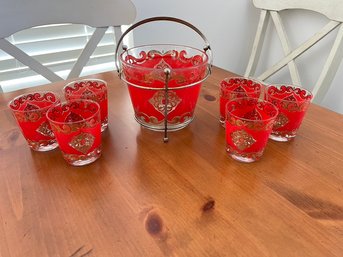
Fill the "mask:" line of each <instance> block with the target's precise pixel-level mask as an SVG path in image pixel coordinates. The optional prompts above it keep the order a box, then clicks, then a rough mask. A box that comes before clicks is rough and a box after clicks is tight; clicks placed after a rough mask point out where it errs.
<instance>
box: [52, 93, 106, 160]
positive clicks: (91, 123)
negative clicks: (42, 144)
mask: <svg viewBox="0 0 343 257" xmlns="http://www.w3.org/2000/svg"><path fill="white" fill-rule="evenodd" d="M47 118H48V120H49V122H50V125H51V128H52V130H53V132H54V134H55V136H56V139H57V142H58V144H59V147H60V149H61V151H62V155H63V158H64V159H65V160H66V161H67V162H68V163H69V164H71V165H74V166H83V165H86V164H89V163H92V162H94V161H95V160H97V159H98V158H99V157H100V155H101V119H100V106H99V104H98V103H97V102H94V101H91V100H72V101H69V102H66V103H62V104H61V105H57V106H55V107H53V108H51V109H49V111H48V112H47Z"/></svg>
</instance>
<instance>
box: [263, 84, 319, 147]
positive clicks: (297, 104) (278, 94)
mask: <svg viewBox="0 0 343 257" xmlns="http://www.w3.org/2000/svg"><path fill="white" fill-rule="evenodd" d="M265 97H266V99H267V100H268V101H269V102H271V103H273V104H274V105H275V106H276V107H278V109H279V115H278V117H277V118H276V121H275V124H274V127H273V130H272V133H271V134H270V139H272V140H275V141H280V142H286V141H290V140H291V139H292V138H294V137H295V136H296V133H297V130H298V129H299V127H300V125H301V122H302V120H303V118H304V116H305V113H306V111H307V108H308V106H309V105H310V103H311V100H312V97H313V96H312V93H311V92H309V91H308V90H306V89H304V88H301V87H298V86H294V85H270V86H268V87H267V89H266V95H265Z"/></svg>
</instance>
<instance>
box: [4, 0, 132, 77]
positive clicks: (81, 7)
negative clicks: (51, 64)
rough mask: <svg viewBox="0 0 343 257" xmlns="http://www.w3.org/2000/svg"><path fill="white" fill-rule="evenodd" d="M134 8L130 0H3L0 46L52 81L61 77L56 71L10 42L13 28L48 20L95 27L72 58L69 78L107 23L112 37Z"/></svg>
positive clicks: (78, 69)
mask: <svg viewBox="0 0 343 257" xmlns="http://www.w3.org/2000/svg"><path fill="white" fill-rule="evenodd" d="M135 17H136V9H135V6H134V5H133V3H132V2H131V1H130V0H97V1H93V0H56V1H46V0H30V1H26V0H6V1H2V2H1V8H0V49H1V50H3V51H5V52H6V53H8V54H9V55H11V56H13V57H14V58H15V59H16V60H18V61H19V62H21V63H22V64H24V65H26V66H28V67H29V68H30V69H32V70H33V71H35V72H37V73H38V74H40V75H42V76H43V77H45V78H46V79H48V80H49V81H51V82H55V81H60V80H63V78H61V77H60V76H58V75H57V74H56V73H55V72H53V71H51V70H50V69H49V68H47V67H46V66H44V65H43V64H42V63H40V62H39V61H37V60H36V59H35V58H33V57H32V56H29V55H28V54H27V53H25V52H24V51H22V50H21V49H19V48H18V47H16V46H15V45H14V44H12V43H10V42H9V41H8V40H7V39H6V38H8V37H10V36H11V35H13V34H15V33H16V32H19V31H22V30H25V29H29V28H32V27H36V26H41V25H49V24H61V23H72V24H84V25H88V26H91V27H93V28H95V30H94V33H93V35H92V36H91V37H90V39H89V41H88V42H87V44H86V45H85V47H84V48H83V49H82V51H81V54H80V55H79V57H78V59H77V60H76V61H75V63H74V65H73V67H72V68H71V71H70V73H69V75H68V77H67V78H68V79H69V78H75V77H78V76H79V75H80V74H81V71H82V69H83V67H84V66H85V65H86V64H87V62H88V60H89V58H90V56H91V55H92V53H93V52H94V50H95V48H96V47H97V45H98V43H99V41H100V40H101V39H102V37H103V35H104V34H105V32H106V30H107V29H108V28H109V27H114V33H115V38H116V39H119V38H120V36H121V26H122V25H128V24H131V23H132V22H133V21H134V19H135Z"/></svg>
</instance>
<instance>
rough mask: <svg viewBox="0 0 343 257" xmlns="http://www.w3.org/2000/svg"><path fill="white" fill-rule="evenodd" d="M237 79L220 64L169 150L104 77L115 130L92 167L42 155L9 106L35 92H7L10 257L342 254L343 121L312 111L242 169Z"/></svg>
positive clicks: (1, 231)
mask: <svg viewBox="0 0 343 257" xmlns="http://www.w3.org/2000/svg"><path fill="white" fill-rule="evenodd" d="M232 75H233V74H232V73H230V72H227V71H224V70H221V69H219V68H214V71H213V74H212V75H211V76H210V78H209V79H208V80H207V81H206V82H205V83H204V85H203V88H202V92H201V96H200V99H199V102H198V105H197V109H196V118H195V119H194V121H193V122H192V123H191V124H190V125H189V126H188V127H187V128H185V129H183V130H181V131H177V132H172V133H170V141H169V142H168V143H167V144H165V143H163V135H162V133H158V132H153V131H149V130H147V129H144V128H141V127H140V126H139V125H138V124H137V123H136V122H135V120H134V119H133V110H132V106H131V103H130V100H129V96H128V93H127V89H126V87H125V85H123V84H122V82H121V81H120V80H119V79H118V78H117V75H116V74H115V73H114V72H108V73H102V74H98V75H95V76H93V77H97V78H101V79H105V80H106V81H108V89H109V90H108V92H109V100H110V101H109V129H108V130H107V131H106V132H105V133H103V135H102V137H103V138H102V140H103V145H102V148H103V155H102V157H101V158H100V159H99V160H98V161H96V162H95V163H93V164H91V165H88V166H85V167H72V166H69V165H68V164H67V163H65V162H64V160H63V158H62V156H61V153H60V152H59V150H58V149H56V150H53V151H50V152H45V153H38V152H33V151H31V150H30V149H29V148H28V147H27V145H26V142H25V140H24V138H23V136H22V135H21V133H20V130H19V129H18V127H17V126H16V123H15V121H14V119H13V118H12V116H11V113H10V111H9V110H8V109H7V102H8V101H9V100H11V99H12V98H13V97H14V96H16V95H18V94H21V93H23V92H26V90H22V91H20V92H14V93H7V94H2V95H0V124H1V126H0V156H1V159H0V256H1V257H22V256H32V257H36V256H49V257H50V256H67V257H80V256H87V257H88V256H100V257H107V256H123V257H127V256H130V257H131V256H137V257H138V256H139V257H142V256H187V257H188V256H215V257H218V256H302V257H306V256H311V257H313V256H325V257H327V256H342V254H343V197H342V190H343V168H342V167H343V148H342V145H343V130H342V127H343V116H342V115H339V114H337V113H334V112H331V111H329V110H326V109H324V108H321V107H319V106H317V105H311V107H310V109H309V111H308V113H307V115H306V117H305V120H304V122H303V124H302V126H301V128H300V131H299V134H298V135H297V137H296V138H295V140H294V141H292V142H289V143H278V142H273V141H270V142H268V145H267V148H266V151H265V154H264V156H263V158H262V159H261V160H260V161H258V162H256V163H252V164H243V163H239V162H236V161H234V160H232V159H230V158H229V157H228V156H227V155H226V153H225V132H224V130H223V128H222V127H221V126H220V124H219V122H218V113H219V100H218V97H219V91H218V85H219V82H220V80H222V79H223V78H225V77H228V76H232ZM63 84H64V82H61V83H54V84H50V85H46V86H44V87H41V88H44V90H53V91H55V92H59V93H61V88H62V86H63ZM29 90H30V91H33V90H37V89H36V88H35V89H28V90H27V91H29Z"/></svg>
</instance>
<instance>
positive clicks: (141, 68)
mask: <svg viewBox="0 0 343 257" xmlns="http://www.w3.org/2000/svg"><path fill="white" fill-rule="evenodd" d="M160 20H165V21H173V22H178V23H182V24H184V25H186V26H188V27H190V28H192V29H193V30H195V31H196V32H197V33H198V34H199V35H200V36H201V37H202V38H203V39H204V41H205V43H206V46H205V47H204V49H203V50H200V49H197V48H193V47H188V46H182V45H171V44H155V45H145V46H137V47H133V48H130V49H127V48H125V47H123V52H122V53H121V54H120V55H119V54H118V47H119V45H120V43H121V41H122V39H123V37H124V36H125V35H126V34H127V33H128V32H129V31H130V30H132V29H134V28H136V27H138V26H140V25H142V24H144V23H147V22H151V21H160ZM211 56H212V55H211V50H210V46H209V44H208V42H207V39H206V38H205V36H204V35H203V34H202V33H201V32H200V31H199V30H198V29H197V28H195V27H194V26H193V25H191V24H189V23H188V22H185V21H183V20H179V19H176V18H171V17H154V18H150V19H146V20H143V21H141V22H138V23H136V24H134V25H132V26H131V27H130V28H129V29H128V30H127V31H126V32H125V33H124V34H123V36H122V37H121V39H120V40H119V42H118V46H117V49H116V57H117V61H116V64H117V66H118V67H117V68H118V72H119V75H120V78H121V79H122V80H123V81H124V82H125V83H126V84H127V86H128V90H129V93H130V97H131V101H132V105H133V109H134V113H135V119H136V120H137V122H138V123H139V124H141V125H142V126H144V127H147V128H149V129H151V130H156V131H166V130H170V131H173V130H178V129H182V128H184V127H186V126H187V125H188V124H189V123H190V122H191V121H192V120H193V117H194V109H195V106H196V103H197V100H198V96H199V93H200V87H201V83H202V82H203V81H204V80H205V79H206V78H207V77H208V76H209V74H210V71H211V62H212V61H211ZM118 59H119V62H118Z"/></svg>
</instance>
